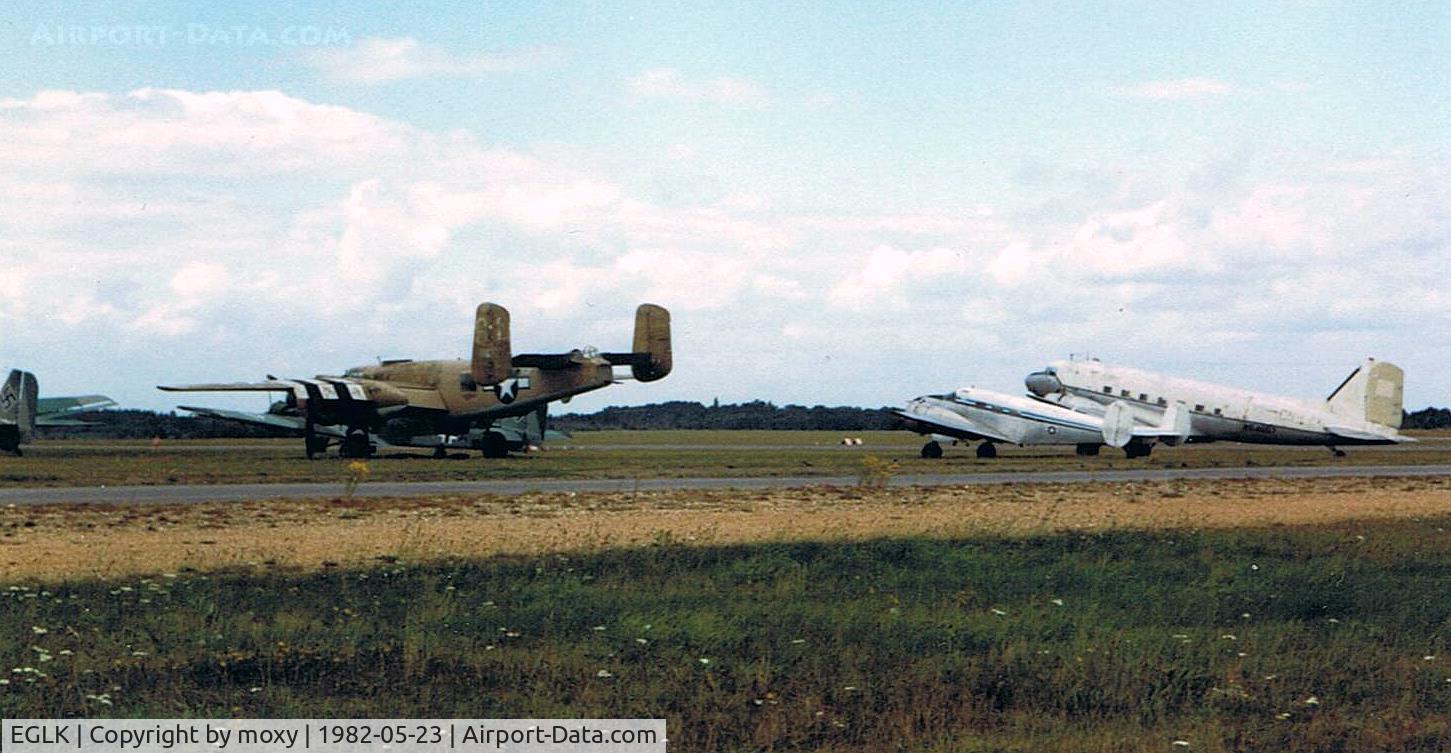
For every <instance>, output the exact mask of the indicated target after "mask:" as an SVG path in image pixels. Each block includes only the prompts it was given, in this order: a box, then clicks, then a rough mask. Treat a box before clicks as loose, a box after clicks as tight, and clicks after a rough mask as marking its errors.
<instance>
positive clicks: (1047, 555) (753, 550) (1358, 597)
mask: <svg viewBox="0 0 1451 753" xmlns="http://www.w3.org/2000/svg"><path fill="white" fill-rule="evenodd" d="M1448 525H1451V520H1443V519H1437V520H1422V521H1416V522H1391V523H1356V524H1342V525H1335V526H1327V527H1315V528H1273V529H1263V530H1237V531H1217V532H1189V531H1175V532H1163V533H1127V532H1116V533H1104V534H1101V535H1062V536H1042V537H1034V538H995V537H982V538H974V539H966V540H953V541H940V540H925V539H885V540H875V541H870V542H865V543H841V544H817V543H799V544H775V545H754V546H734V547H714V548H708V547H689V546H680V545H677V544H674V543H672V542H671V541H670V540H668V539H662V540H661V541H660V542H658V545H656V546H650V547H643V548H638V549H629V550H615V551H605V552H594V553H581V554H577V555H571V556H550V557H544V558H492V559H487V560H482V561H466V562H450V563H444V564H430V565H413V564H408V563H388V564H384V565H381V566H379V567H377V568H373V569H368V570H364V571H346V570H340V569H332V570H324V571H322V572H315V573H301V572H290V573H289V572H282V573H278V572H267V573H257V572H234V573H221V574H218V573H213V574H201V573H172V574H158V575H156V576H155V577H152V578H145V579H140V580H128V581H124V582H120V581H117V582H74V583H66V584H61V585H48V586H36V585H27V584H21V583H14V584H3V586H0V588H3V589H5V590H3V591H0V593H3V596H0V615H3V617H0V660H3V662H4V664H3V679H4V681H5V682H4V684H0V713H3V714H4V715H5V716H7V717H26V716H30V717H50V716H81V715H90V716H152V717H167V716H230V715H243V716H283V717H346V716H373V717H657V716H663V717H665V718H667V719H668V723H669V730H670V736H671V740H672V745H671V749H672V750H680V751H699V750H767V749H773V750H794V749H807V750H932V751H958V750H961V751H968V750H1034V751H1053V750H1057V751H1083V750H1126V751H1137V750H1145V751H1149V750H1154V751H1163V750H1184V749H1187V750H1190V751H1204V750H1210V751H1213V750H1276V751H1326V750H1346V751H1368V750H1436V749H1444V748H1446V747H1447V746H1451V712H1448V708H1451V656H1448V646H1447V631H1448V621H1447V620H1448V617H1451V602H1448V601H1447V600H1446V598H1445V594H1446V593H1448V590H1451V547H1448V546H1447V545H1448V544H1451V534H1448V533H1447V532H1446V531H1445V528H1446V527H1447V526H1448ZM1176 741H1178V742H1182V743H1187V744H1188V747H1187V748H1186V747H1185V746H1183V745H1178V746H1176V745H1175V743H1176Z"/></svg>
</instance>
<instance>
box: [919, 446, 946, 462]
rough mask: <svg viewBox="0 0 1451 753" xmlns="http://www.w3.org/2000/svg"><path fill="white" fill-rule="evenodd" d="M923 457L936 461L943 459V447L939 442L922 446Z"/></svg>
mask: <svg viewBox="0 0 1451 753" xmlns="http://www.w3.org/2000/svg"><path fill="white" fill-rule="evenodd" d="M922 457H924V458H927V459H928V460H936V459H937V458H940V457H942V445H940V444H938V443H937V442H928V443H927V444H924V445H922Z"/></svg>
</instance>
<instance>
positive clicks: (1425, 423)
mask: <svg viewBox="0 0 1451 753" xmlns="http://www.w3.org/2000/svg"><path fill="white" fill-rule="evenodd" d="M1401 428H1402V429H1451V408H1422V409H1421V410H1418V411H1416V412H1415V413H1407V414H1406V417H1405V419H1403V420H1402V421H1401Z"/></svg>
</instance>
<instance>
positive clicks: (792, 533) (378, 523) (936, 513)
mask: <svg viewBox="0 0 1451 753" xmlns="http://www.w3.org/2000/svg"><path fill="white" fill-rule="evenodd" d="M1447 512H1451V478H1403V479H1398V478H1392V479H1364V478H1346V479H1308V480H1242V481H1209V480H1205V481H1166V482H1153V483H1123V484H1014V485H1007V486H998V487H958V488H904V489H898V488H891V489H881V488H872V489H867V488H832V487H817V488H810V489H792V490H779V491H762V492H752V491H739V490H722V491H673V492H653V493H635V494H629V493H619V494H604V493H601V494H578V495H575V494H536V495H526V496H521V497H508V498H505V497H490V496H481V497H447V498H420V499H368V500H357V499H355V500H340V499H335V500H281V501H266V502H247V503H240V504H239V503H206V504H186V505H145V506H101V505H74V506H65V505H62V506H47V507H15V506H11V507H8V508H5V509H3V510H0V580H3V581H4V582H16V581H22V580H47V581H53V580H62V579H70V578H79V577H91V576H99V577H115V576H123V575H136V574H142V573H156V572H176V571H180V570H184V569H195V570H210V569H217V568H228V567H249V566H251V567H272V566H277V567H300V568H317V567H331V566H344V567H346V566H353V565H360V564H365V563H369V562H376V561H379V560H384V561H387V560H391V559H393V558H397V559H401V560H406V561H410V562H418V561H424V560H431V559H438V558H446V557H476V556H487V555H491V554H540V553H548V552H558V551H578V550H593V549H601V548H608V547H629V546H641V545H649V544H652V543H658V542H662V541H671V542H683V543H696V544H702V545H705V544H734V543H747V542H761V541H801V540H824V541H849V540H861V539H868V538H875V537H883V536H936V537H959V536H970V535H981V534H984V533H987V534H1025V533H1049V532H1057V531H1075V530H1104V529H1112V528H1135V529H1158V528H1229V527H1239V526H1264V525H1273V524H1286V525H1297V524H1313V523H1327V522H1333V521H1339V520H1349V519H1384V518H1403V517H1417V516H1422V515H1431V514H1444V513H1447Z"/></svg>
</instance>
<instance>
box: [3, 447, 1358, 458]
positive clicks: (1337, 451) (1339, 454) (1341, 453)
mask: <svg viewBox="0 0 1451 753" xmlns="http://www.w3.org/2000/svg"><path fill="white" fill-rule="evenodd" d="M1330 451H1331V452H1333V453H1335V457H1337V458H1343V457H1345V450H1342V449H1340V448H1339V447H1331V448H1330ZM15 454H17V455H19V454H20V453H19V452H17V453H15Z"/></svg>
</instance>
